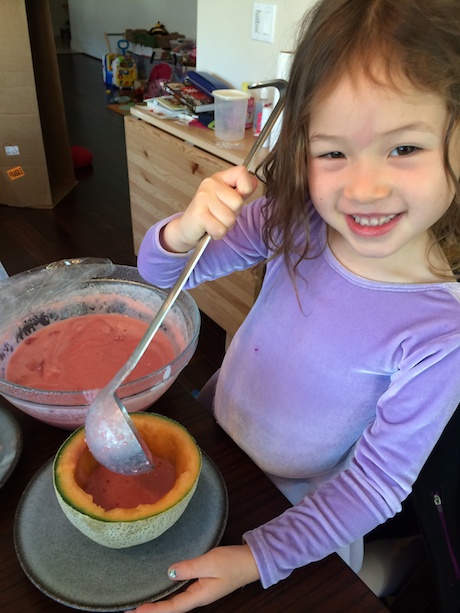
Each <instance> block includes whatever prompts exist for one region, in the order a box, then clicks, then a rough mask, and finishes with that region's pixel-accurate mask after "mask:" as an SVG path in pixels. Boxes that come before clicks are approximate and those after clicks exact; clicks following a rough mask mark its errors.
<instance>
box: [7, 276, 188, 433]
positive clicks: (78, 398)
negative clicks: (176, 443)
mask: <svg viewBox="0 0 460 613" xmlns="http://www.w3.org/2000/svg"><path fill="white" fill-rule="evenodd" d="M166 296H167V291H164V290H161V289H159V288H156V287H154V286H152V285H150V284H148V283H146V282H145V281H144V280H143V279H142V277H141V276H140V275H139V273H138V271H137V268H135V267H131V266H119V265H115V266H114V268H113V272H111V273H110V274H108V275H105V276H104V277H103V278H96V279H91V280H89V281H87V282H85V283H82V285H81V287H79V288H74V289H72V290H71V291H70V292H69V293H68V294H66V296H65V297H64V298H62V297H61V298H60V299H59V300H57V301H51V302H50V303H49V304H45V305H43V307H42V308H40V309H37V310H35V311H33V312H30V313H28V314H27V316H26V317H23V318H21V320H20V321H18V322H16V323H14V325H12V326H10V328H9V329H8V331H7V332H3V333H2V337H1V338H0V394H1V395H2V396H3V397H4V398H5V399H6V400H8V401H9V402H10V403H11V404H13V405H14V406H16V407H17V408H18V409H20V410H21V411H23V412H25V413H27V414H29V415H31V416H32V417H34V418H36V419H38V420H40V421H42V422H45V423H48V424H51V425H53V426H57V427H59V428H63V429H66V430H74V429H75V428H77V427H79V426H82V425H84V424H85V420H86V414H87V412H88V408H89V406H90V405H91V403H92V401H93V400H94V398H95V396H96V394H97V393H98V391H99V390H94V389H86V390H76V391H51V390H43V389H33V388H29V387H24V386H21V385H17V384H15V383H12V382H11V381H8V379H7V377H6V372H7V367H8V362H9V359H10V358H11V355H12V353H13V352H14V350H15V349H16V347H17V346H18V344H19V343H20V342H21V340H23V339H24V338H27V337H28V336H29V335H30V334H32V333H33V332H34V331H35V330H38V329H40V328H42V327H44V326H46V325H49V324H50V323H52V322H54V321H59V320H61V319H67V318H68V317H76V316H80V315H86V314H93V313H123V314H125V315H129V316H132V317H136V318H139V319H141V320H143V321H145V322H146V323H149V324H150V322H151V321H152V319H153V318H154V316H155V314H156V313H157V311H158V309H159V308H160V307H161V305H162V304H163V303H164V301H165V298H166ZM199 329H200V314H199V310H198V307H197V306H196V303H195V301H194V300H193V298H192V297H191V296H190V294H188V293H187V292H184V291H182V292H181V293H180V295H179V297H178V299H177V300H176V302H175V304H174V306H173V308H172V309H171V311H170V312H169V314H168V316H167V317H166V319H165V321H164V323H163V325H162V330H163V331H164V332H165V333H166V334H167V336H168V338H169V339H170V341H171V343H172V344H173V347H174V350H175V357H174V359H173V360H172V361H171V362H170V363H169V364H167V365H166V366H164V367H163V368H161V369H159V370H157V371H155V372H152V373H149V374H148V375H146V376H144V377H142V378H139V379H135V380H133V381H128V382H124V383H123V384H122V385H121V386H120V387H119V388H118V390H117V395H118V397H119V398H121V399H122V401H123V404H124V406H125V407H126V409H127V411H129V412H133V411H143V410H145V409H147V408H148V407H150V406H151V405H152V404H153V403H154V402H155V401H156V400H157V399H158V398H159V397H160V396H162V395H163V394H164V392H165V391H166V390H167V389H168V388H169V387H170V386H171V385H172V383H173V382H174V381H175V380H176V378H177V376H178V375H179V373H180V372H181V371H182V370H183V368H184V367H185V366H186V365H187V364H188V362H189V361H190V359H191V357H192V356H193V354H194V352H195V349H196V345H197V342H198V333H199ZM114 374H115V373H114Z"/></svg>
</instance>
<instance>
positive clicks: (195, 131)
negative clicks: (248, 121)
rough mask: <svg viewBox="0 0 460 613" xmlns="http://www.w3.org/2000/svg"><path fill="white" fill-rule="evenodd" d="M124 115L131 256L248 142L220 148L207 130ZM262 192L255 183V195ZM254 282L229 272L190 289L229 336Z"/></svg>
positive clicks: (250, 275) (142, 114)
mask: <svg viewBox="0 0 460 613" xmlns="http://www.w3.org/2000/svg"><path fill="white" fill-rule="evenodd" d="M131 113H132V115H131V116H129V117H125V134H126V150H127V158H128V175H129V189H130V202H131V217H132V224H133V237H134V248H135V250H136V253H137V251H138V249H139V245H140V242H141V240H142V238H143V236H144V235H145V233H146V231H147V230H148V229H149V228H150V226H151V225H152V224H154V223H155V222H157V221H159V220H161V219H163V218H165V217H167V216H168V215H172V214H173V213H176V212H179V211H183V210H184V209H185V208H186V206H187V205H188V203H189V202H190V200H191V199H192V197H193V195H194V193H195V191H196V189H197V187H198V185H199V184H200V183H201V181H202V180H203V179H204V178H206V177H208V176H210V175H211V174H213V173H215V172H217V171H219V170H224V169H226V168H229V167H231V166H232V165H234V164H241V163H242V162H243V160H244V158H245V156H246V154H247V152H248V151H249V149H250V147H251V146H252V143H253V142H254V138H253V137H252V135H247V136H246V138H245V140H244V141H242V143H241V145H239V146H238V148H221V147H220V146H219V143H218V142H217V141H216V139H215V136H214V134H213V132H212V131H211V130H207V129H206V128H203V129H201V128H197V127H194V128H191V127H188V126H182V125H181V124H179V123H178V122H173V121H167V120H161V119H158V118H157V117H155V116H153V115H152V113H150V112H149V111H148V110H145V109H144V108H143V107H135V108H134V109H132V111H131ZM262 193H263V189H262V186H261V185H260V186H259V188H258V190H257V192H256V194H255V195H256V196H258V195H261V194H262ZM259 287H260V281H259V277H258V275H257V274H256V273H255V272H254V271H252V270H247V271H242V272H235V273H233V274H231V275H229V276H228V277H225V278H222V279H218V280H216V281H212V282H207V283H204V284H203V285H201V286H200V287H198V288H196V289H194V290H192V291H191V294H192V295H193V297H194V298H195V300H196V302H197V304H198V306H199V308H200V309H201V310H202V311H203V312H204V313H206V315H208V316H209V317H211V319H213V320H214V321H216V322H217V323H218V324H219V325H220V326H221V327H222V328H223V329H224V330H226V332H227V334H228V335H230V336H233V334H234V333H235V332H236V330H237V329H238V327H239V326H240V324H241V323H242V321H243V319H244V318H245V317H246V315H247V313H248V311H249V309H250V308H251V306H252V304H253V302H254V300H255V297H256V295H257V292H258V289H259Z"/></svg>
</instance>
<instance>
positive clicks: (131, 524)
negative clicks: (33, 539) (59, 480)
mask: <svg viewBox="0 0 460 613" xmlns="http://www.w3.org/2000/svg"><path fill="white" fill-rule="evenodd" d="M197 484H198V481H196V482H195V485H194V486H193V487H192V489H191V490H190V491H189V492H188V494H187V495H186V496H185V497H184V498H182V500H180V501H179V502H178V503H177V504H176V505H175V506H173V507H171V508H169V509H167V510H166V511H164V512H163V513H159V514H157V515H154V516H152V517H146V518H145V519H138V520H134V521H126V522H121V521H119V522H112V521H110V522H107V521H103V520H100V519H95V518H94V517H90V516H89V515H84V514H83V513H80V512H79V511H77V509H75V508H73V507H71V506H70V505H69V504H68V503H67V502H66V501H65V500H64V498H63V497H62V496H61V494H60V492H59V490H58V489H57V488H56V486H55V487H54V491H55V492H56V497H57V500H58V502H59V505H60V507H61V509H62V510H63V512H64V514H65V515H66V517H67V519H68V520H69V521H70V522H71V524H73V525H74V526H75V528H77V529H78V530H80V532H82V533H83V534H84V535H85V536H87V537H88V538H90V539H91V540H93V541H95V542H96V543H99V545H103V546H104V547H109V548H111V549H123V548H126V547H134V546H135V545H141V544H142V543H148V542H149V541H153V540H154V539H156V538H158V537H159V536H161V535H162V534H163V533H164V532H166V530H169V528H171V526H173V525H174V524H175V523H176V521H177V520H178V519H179V518H180V517H181V515H182V514H183V512H184V511H185V509H186V508H187V505H188V503H189V502H190V500H191V498H192V496H193V494H194V493H195V490H196V487H197Z"/></svg>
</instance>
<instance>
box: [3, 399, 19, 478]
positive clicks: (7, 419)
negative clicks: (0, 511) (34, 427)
mask: <svg viewBox="0 0 460 613" xmlns="http://www.w3.org/2000/svg"><path fill="white" fill-rule="evenodd" d="M21 449H22V436H21V430H20V428H19V425H18V423H17V421H16V419H15V418H14V417H13V415H12V413H11V411H10V410H9V409H7V408H5V407H4V406H3V405H2V404H1V403H0V487H2V485H3V484H4V483H5V481H6V480H7V479H8V477H9V476H10V475H11V473H12V472H13V469H14V467H15V466H16V464H17V462H18V459H19V456H20V455H21Z"/></svg>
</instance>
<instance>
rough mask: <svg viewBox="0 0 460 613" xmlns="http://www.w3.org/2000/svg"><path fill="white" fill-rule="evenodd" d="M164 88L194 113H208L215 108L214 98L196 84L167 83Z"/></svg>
mask: <svg viewBox="0 0 460 613" xmlns="http://www.w3.org/2000/svg"><path fill="white" fill-rule="evenodd" d="M163 87H164V89H165V91H167V92H168V93H170V94H171V95H172V96H174V98H175V99H176V100H178V101H179V103H181V104H184V105H185V106H186V107H187V108H189V109H190V110H191V111H192V113H208V112H209V111H213V110H214V98H213V97H212V96H208V95H207V94H205V93H204V92H202V91H201V90H199V89H198V88H197V87H195V86H194V85H188V84H187V83H165V84H164V86H163Z"/></svg>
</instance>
